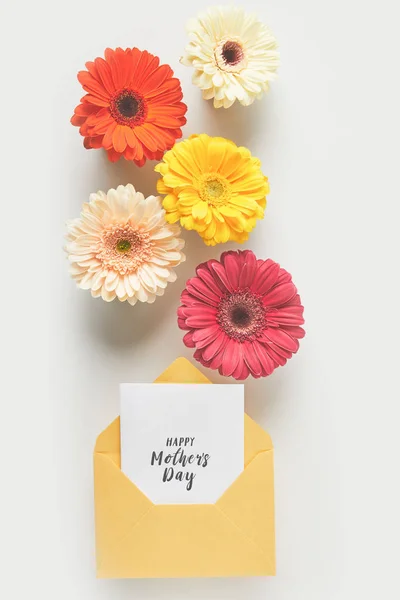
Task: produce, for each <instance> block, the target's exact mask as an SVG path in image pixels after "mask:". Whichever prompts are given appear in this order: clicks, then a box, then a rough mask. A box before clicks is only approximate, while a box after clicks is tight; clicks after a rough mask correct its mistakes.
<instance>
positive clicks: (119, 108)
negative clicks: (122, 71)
mask: <svg viewBox="0 0 400 600" xmlns="http://www.w3.org/2000/svg"><path fill="white" fill-rule="evenodd" d="M110 112H111V115H112V117H113V118H114V119H115V120H116V121H117V123H119V124H120V125H129V126H130V127H136V126H137V125H140V124H141V123H143V121H144V120H145V118H146V116H147V103H146V101H145V99H144V98H143V96H142V95H141V94H139V93H138V92H135V91H134V90H131V89H130V88H124V89H122V90H119V91H118V92H116V94H114V96H113V97H112V98H111V103H110Z"/></svg>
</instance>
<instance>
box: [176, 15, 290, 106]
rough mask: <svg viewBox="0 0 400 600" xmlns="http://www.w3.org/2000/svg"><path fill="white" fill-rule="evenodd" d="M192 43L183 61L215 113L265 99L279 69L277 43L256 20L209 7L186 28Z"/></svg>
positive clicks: (248, 16) (253, 17) (249, 16)
mask: <svg viewBox="0 0 400 600" xmlns="http://www.w3.org/2000/svg"><path fill="white" fill-rule="evenodd" d="M187 29H188V33H189V36H190V43H189V45H188V46H187V47H186V49H185V55H184V56H183V57H182V59H181V62H182V63H183V64H184V65H187V66H191V67H194V69H195V72H194V75H193V83H194V84H195V85H197V86H198V87H199V88H200V89H201V90H203V97H204V98H205V99H206V100H210V99H211V98H214V106H215V108H220V107H222V106H223V107H225V108H229V107H230V106H232V104H233V103H234V102H235V100H239V102H240V103H241V104H243V105H244V106H248V105H249V104H252V102H254V100H255V98H261V96H262V94H263V93H264V92H266V91H268V87H269V82H270V81H271V80H272V79H275V77H276V74H275V72H276V70H277V68H278V66H279V52H278V51H277V43H276V39H275V38H274V36H273V34H272V33H271V31H270V30H269V28H268V27H267V26H266V25H264V24H263V23H261V22H260V21H259V20H258V19H257V18H256V17H255V16H254V15H249V14H246V13H245V12H244V10H243V9H241V8H237V7H231V6H221V7H214V8H209V9H208V11H207V12H206V13H203V14H200V15H199V16H198V18H197V19H191V20H190V21H189V23H188V25H187Z"/></svg>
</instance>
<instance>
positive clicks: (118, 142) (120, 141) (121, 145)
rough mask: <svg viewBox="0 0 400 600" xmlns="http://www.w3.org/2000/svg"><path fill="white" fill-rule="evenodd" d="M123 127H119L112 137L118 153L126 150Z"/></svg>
mask: <svg viewBox="0 0 400 600" xmlns="http://www.w3.org/2000/svg"><path fill="white" fill-rule="evenodd" d="M124 129H125V128H124V126H123V125H117V126H116V128H115V129H114V133H113V136H112V141H113V146H114V149H115V150H116V151H117V152H123V151H124V150H125V148H126V139H125V132H124Z"/></svg>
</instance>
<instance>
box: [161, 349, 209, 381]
mask: <svg viewBox="0 0 400 600" xmlns="http://www.w3.org/2000/svg"><path fill="white" fill-rule="evenodd" d="M154 383H211V381H210V380H209V379H207V377H206V376H205V375H203V373H201V371H199V370H198V369H196V367H195V366H193V365H192V363H191V362H189V361H188V360H187V359H186V358H183V356H181V357H180V358H177V359H176V360H174V362H173V363H171V364H170V365H169V367H167V368H166V369H165V371H164V372H163V373H161V375H160V376H159V377H157V379H156V380H155V382H154Z"/></svg>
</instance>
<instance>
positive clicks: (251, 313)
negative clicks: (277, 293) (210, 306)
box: [217, 290, 266, 342]
mask: <svg viewBox="0 0 400 600" xmlns="http://www.w3.org/2000/svg"><path fill="white" fill-rule="evenodd" d="M217 320H218V323H219V324H220V326H221V328H222V329H223V331H225V333H226V334H227V335H228V336H229V337H231V338H234V339H236V340H238V341H239V342H244V341H246V340H254V339H255V338H256V337H257V336H258V335H259V334H260V333H261V332H262V331H263V330H264V328H265V326H266V318H265V308H264V306H263V304H262V302H261V299H260V298H259V296H258V295H257V294H254V293H253V292H251V291H250V290H240V291H237V292H233V293H231V294H226V296H224V298H222V300H221V302H220V304H219V307H218V314H217Z"/></svg>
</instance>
